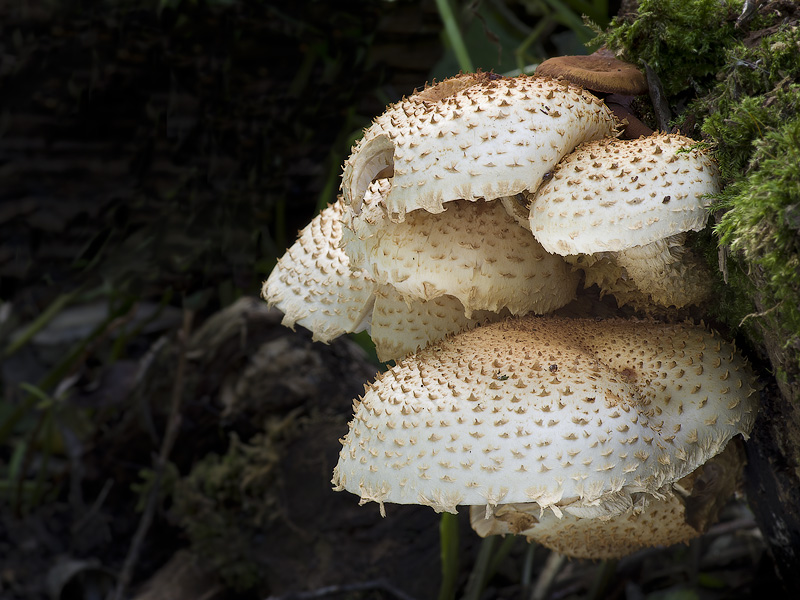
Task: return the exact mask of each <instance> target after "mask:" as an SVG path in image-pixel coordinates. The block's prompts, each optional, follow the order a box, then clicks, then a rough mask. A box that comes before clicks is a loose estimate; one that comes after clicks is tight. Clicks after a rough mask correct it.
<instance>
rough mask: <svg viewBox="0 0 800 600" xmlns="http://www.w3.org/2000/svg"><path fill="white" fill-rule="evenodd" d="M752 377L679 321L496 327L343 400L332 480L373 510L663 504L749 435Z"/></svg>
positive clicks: (461, 337) (726, 347)
mask: <svg viewBox="0 0 800 600" xmlns="http://www.w3.org/2000/svg"><path fill="white" fill-rule="evenodd" d="M753 383H754V377H753V374H752V373H751V371H750V369H749V368H748V366H747V364H746V362H745V361H744V359H743V358H742V357H741V356H740V355H739V354H738V353H737V352H736V351H735V349H734V348H733V347H732V346H731V345H730V344H728V343H726V342H724V341H723V340H721V339H720V338H719V337H717V336H716V335H715V334H713V333H709V332H708V331H706V330H705V328H704V327H699V326H695V325H692V324H690V323H683V324H665V323H659V322H656V321H654V320H621V319H609V320H601V321H595V320H593V319H565V318H559V317H535V316H525V317H518V318H512V319H506V320H503V321H500V322H498V323H493V324H489V325H485V326H483V327H478V328H476V329H472V330H470V331H466V332H462V333H460V334H458V335H455V336H452V337H448V338H446V339H444V340H440V341H438V342H435V343H433V344H431V345H429V346H428V347H427V348H425V349H423V350H421V351H420V352H418V353H417V354H415V355H412V356H409V357H407V358H405V359H403V360H401V361H400V362H399V363H398V364H397V365H396V366H395V367H393V368H391V369H390V370H388V371H386V372H384V373H382V374H380V375H379V376H378V378H377V379H376V380H375V381H374V382H373V383H372V384H371V385H369V386H368V387H367V388H366V390H365V394H364V396H363V397H362V398H360V399H359V400H358V401H357V402H356V403H355V415H354V418H353V420H352V421H351V423H350V428H349V431H348V433H347V435H346V436H345V438H344V439H343V441H342V442H343V448H342V450H341V452H340V455H339V462H338V464H337V465H336V468H335V470H334V474H333V484H334V486H335V489H337V490H348V491H350V492H353V493H355V494H358V495H360V496H361V502H362V503H364V502H367V501H375V502H377V503H379V505H380V508H381V512H382V513H384V503H385V502H394V503H401V504H407V503H418V504H426V505H430V506H432V507H433V508H434V509H435V510H437V511H448V512H456V510H457V506H459V505H475V506H484V507H486V509H487V510H489V511H491V510H492V509H494V508H495V507H496V506H498V505H500V504H508V503H518V502H525V503H530V502H535V503H536V504H537V505H538V507H539V509H540V511H543V510H545V509H551V510H552V512H553V513H554V514H555V515H556V516H560V515H562V514H563V510H564V509H565V508H566V507H567V506H569V507H570V509H571V510H575V509H591V510H592V511H606V512H608V510H609V509H608V506H609V505H620V504H621V505H628V504H630V503H631V502H632V497H633V495H634V494H647V495H651V496H656V497H657V496H660V495H662V494H663V493H664V492H663V490H664V487H665V486H669V485H670V484H672V483H674V482H675V481H677V480H679V479H681V478H683V477H685V476H686V475H688V474H689V473H691V472H692V471H694V470H695V469H696V468H697V467H698V466H700V465H701V464H703V463H704V462H706V461H707V460H708V459H710V458H711V457H713V456H715V455H716V454H717V453H719V452H720V451H721V450H722V449H723V448H724V447H725V445H726V444H727V442H728V441H729V440H730V439H731V438H732V437H734V436H736V435H740V434H741V435H747V433H748V432H749V431H750V429H751V427H752V425H753V421H754V418H755V407H756V397H755V390H754V387H753Z"/></svg>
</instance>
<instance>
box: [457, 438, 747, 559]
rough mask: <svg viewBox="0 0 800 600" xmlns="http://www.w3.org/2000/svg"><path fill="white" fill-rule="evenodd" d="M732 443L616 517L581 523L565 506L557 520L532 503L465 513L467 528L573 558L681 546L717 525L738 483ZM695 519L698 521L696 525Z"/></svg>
mask: <svg viewBox="0 0 800 600" xmlns="http://www.w3.org/2000/svg"><path fill="white" fill-rule="evenodd" d="M735 441H736V440H731V443H729V444H728V445H727V446H726V447H725V450H724V451H723V452H721V453H720V454H718V455H717V456H715V457H713V458H712V459H710V460H709V461H708V462H706V463H705V464H703V465H701V466H700V467H698V468H697V469H695V471H693V472H692V473H691V474H689V475H687V476H686V477H684V478H683V479H680V480H679V481H678V482H676V484H674V489H673V486H666V487H665V489H664V491H663V494H662V495H661V496H660V497H652V496H645V495H642V494H635V495H634V496H635V498H634V499H633V501H632V502H631V503H630V504H628V505H623V506H621V507H620V508H621V510H620V511H619V512H617V513H615V514H610V515H604V516H599V517H581V516H578V515H579V514H581V513H582V512H584V511H583V510H581V509H578V510H575V511H571V510H570V507H569V506H567V507H565V509H564V514H563V516H562V517H561V518H559V517H557V516H555V515H554V514H551V513H543V512H542V510H541V508H540V507H539V506H538V505H537V504H534V503H526V504H522V503H519V504H507V505H501V506H498V507H497V509H495V510H494V512H492V513H489V514H487V513H486V510H485V509H484V508H483V507H478V506H473V507H471V509H470V523H471V525H472V528H473V529H474V530H475V531H476V532H477V533H478V535H480V536H481V537H486V536H489V535H507V534H515V535H524V536H526V537H527V538H528V540H529V541H534V542H537V543H539V544H542V545H543V546H545V547H547V548H550V549H551V550H555V551H556V552H560V553H562V554H565V555H567V556H572V557H575V558H591V559H609V558H619V557H621V556H625V555H628V554H632V553H633V552H636V551H637V550H640V549H642V548H646V547H652V546H671V545H673V544H679V543H685V542H688V541H689V540H691V539H693V538H695V537H697V536H698V535H700V534H701V533H703V532H704V531H705V530H706V528H707V527H708V526H709V525H710V524H711V523H713V522H714V521H716V519H717V516H718V514H719V511H720V509H721V508H722V506H724V503H725V501H726V500H727V499H728V498H729V497H730V496H731V494H732V493H733V492H734V491H735V490H736V488H737V487H738V486H739V484H740V481H741V474H742V467H743V466H744V453H743V451H742V450H741V448H740V447H739V445H738V444H734V443H733V442H735ZM698 516H699V519H698Z"/></svg>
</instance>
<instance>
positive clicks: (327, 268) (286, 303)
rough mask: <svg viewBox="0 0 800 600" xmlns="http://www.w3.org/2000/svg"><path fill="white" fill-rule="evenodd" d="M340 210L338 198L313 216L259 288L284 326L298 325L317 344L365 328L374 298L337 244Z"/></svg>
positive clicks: (366, 280)
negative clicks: (316, 341)
mask: <svg viewBox="0 0 800 600" xmlns="http://www.w3.org/2000/svg"><path fill="white" fill-rule="evenodd" d="M343 212H344V204H343V202H342V200H341V199H339V200H338V201H337V202H336V203H335V204H332V205H329V206H328V207H327V208H325V209H324V210H323V211H322V212H321V213H320V214H319V215H317V216H316V217H314V219H313V220H312V221H311V223H309V224H308V225H307V226H306V227H305V228H304V229H303V230H302V231H301V232H300V234H299V236H298V239H297V241H296V242H295V243H294V244H293V245H292V246H291V247H290V248H289V249H288V250H287V251H286V254H284V255H283V256H282V257H281V258H280V259H278V264H277V265H276V266H275V268H274V269H273V270H272V273H270V276H269V277H268V278H267V280H266V281H265V282H264V285H263V286H262V288H261V295H262V297H263V298H264V299H265V300H266V301H267V302H268V303H269V304H270V305H271V306H277V307H278V308H279V309H280V310H281V311H283V313H284V315H285V316H284V318H283V325H285V326H287V327H291V328H292V329H294V325H295V323H299V324H300V325H302V326H303V327H305V328H306V329H309V330H311V332H312V333H313V334H314V339H315V340H318V341H321V342H329V341H330V340H332V339H333V338H335V337H337V336H339V335H342V334H343V333H349V332H356V331H362V330H363V329H365V328H366V327H367V325H368V323H369V316H370V313H371V311H372V304H373V301H374V291H375V282H374V281H372V279H370V277H369V275H368V274H367V272H366V271H364V270H363V269H352V268H351V266H350V259H349V258H347V255H346V254H345V253H344V251H343V250H342V249H341V248H339V243H340V241H341V239H342V223H341V218H342V213H343Z"/></svg>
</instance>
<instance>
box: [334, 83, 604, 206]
mask: <svg viewBox="0 0 800 600" xmlns="http://www.w3.org/2000/svg"><path fill="white" fill-rule="evenodd" d="M616 125H617V123H616V121H615V120H614V117H613V115H612V114H611V112H610V111H609V110H608V108H607V107H606V106H605V105H604V104H603V103H602V102H601V101H600V100H598V99H597V98H596V97H595V96H593V95H592V94H590V93H588V92H585V91H584V90H582V89H580V88H577V87H574V86H571V85H569V84H567V83H563V82H558V81H554V80H551V79H547V78H541V77H529V76H519V77H516V78H505V77H497V76H484V77H477V76H463V75H462V76H461V77H460V78H458V80H457V81H455V82H454V81H453V80H445V81H443V82H441V83H439V84H437V85H436V86H433V87H432V88H429V89H426V90H423V91H422V92H419V93H417V94H414V95H413V96H411V97H409V98H405V99H403V100H401V101H400V102H398V103H396V104H394V105H392V106H390V107H389V108H388V109H387V110H386V112H385V113H384V114H383V115H381V116H379V117H378V118H376V119H375V121H374V123H373V124H372V126H371V127H369V128H368V129H367V130H366V131H365V132H364V136H363V138H362V139H361V140H360V141H359V142H358V143H357V144H356V146H355V147H354V148H353V152H352V154H351V156H350V157H349V158H348V159H347V160H346V161H345V165H344V171H343V173H342V194H343V195H344V198H345V202H346V203H347V204H348V206H350V207H351V208H352V209H353V211H354V212H355V213H356V214H358V213H359V212H360V210H361V203H362V200H363V197H364V194H365V193H366V191H367V188H368V187H369V184H370V183H371V182H372V181H374V180H375V179H379V178H382V177H390V179H391V189H390V190H389V192H388V194H387V197H386V208H387V213H388V216H389V218H390V219H391V220H393V221H396V222H402V221H403V220H404V219H405V215H406V214H407V213H410V212H412V211H414V210H418V209H424V210H426V211H428V212H432V213H440V212H442V211H443V210H444V206H443V205H444V203H446V202H450V201H453V200H458V199H464V200H470V201H474V200H478V199H482V200H494V199H497V198H500V197H503V196H513V195H514V194H517V193H520V192H522V191H523V190H532V189H536V187H538V185H539V184H540V183H541V180H542V177H543V176H544V175H545V174H546V173H548V172H549V171H551V170H552V168H553V167H554V166H555V164H556V163H557V162H558V161H559V160H560V159H561V158H562V157H563V156H564V155H565V154H567V153H568V152H570V151H571V150H572V149H573V148H575V146H577V145H578V144H579V143H581V142H583V141H586V140H592V139H598V138H601V137H604V136H608V135H612V134H613V133H614V132H615V128H616Z"/></svg>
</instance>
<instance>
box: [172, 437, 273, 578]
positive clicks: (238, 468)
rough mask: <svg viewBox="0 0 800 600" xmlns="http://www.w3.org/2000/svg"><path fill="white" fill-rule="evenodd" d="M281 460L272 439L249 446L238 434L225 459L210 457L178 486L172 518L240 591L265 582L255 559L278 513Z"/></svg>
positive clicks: (259, 439)
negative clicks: (261, 535)
mask: <svg viewBox="0 0 800 600" xmlns="http://www.w3.org/2000/svg"><path fill="white" fill-rule="evenodd" d="M279 460H280V458H279V454H278V452H277V451H276V449H275V446H274V443H273V441H272V440H270V438H269V436H267V435H263V436H256V437H255V438H254V439H253V440H251V442H249V443H247V444H245V443H243V442H241V441H240V440H239V439H238V438H237V437H236V436H235V435H233V436H231V443H230V446H229V448H228V451H227V453H226V454H225V455H224V456H218V455H216V454H209V455H206V456H205V457H204V458H203V459H202V460H201V461H200V462H198V463H197V464H196V465H195V466H194V467H193V469H192V471H191V473H189V475H187V476H186V477H185V478H183V479H182V480H180V481H179V482H178V483H177V484H176V485H175V489H174V495H173V503H174V504H173V508H172V513H173V515H174V516H175V517H176V518H177V520H178V522H179V523H180V525H181V526H182V527H183V529H184V531H185V532H186V534H187V536H188V538H189V540H190V542H191V549H192V552H193V553H195V554H196V555H197V556H199V557H200V558H202V559H203V560H204V562H205V563H206V564H207V565H209V566H210V567H211V568H212V569H214V570H215V571H216V572H217V573H218V574H219V575H220V577H221V578H222V579H223V581H225V583H226V584H227V585H228V586H230V587H231V588H233V589H235V590H238V591H244V590H249V589H253V588H256V587H258V586H259V585H260V584H261V583H262V582H263V581H264V574H263V573H261V572H260V567H259V566H258V564H257V563H256V562H255V561H254V560H253V558H252V556H253V551H254V548H253V544H254V541H253V540H254V539H257V536H256V535H254V532H256V531H257V530H258V529H259V528H260V527H263V526H264V525H265V524H267V523H268V520H269V516H270V514H274V512H275V509H276V502H275V501H274V494H273V486H274V482H275V478H276V475H275V469H276V467H277V465H278V463H279Z"/></svg>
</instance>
